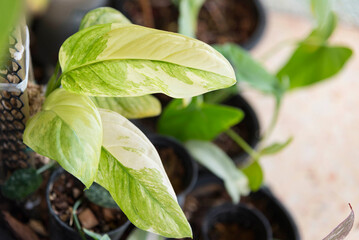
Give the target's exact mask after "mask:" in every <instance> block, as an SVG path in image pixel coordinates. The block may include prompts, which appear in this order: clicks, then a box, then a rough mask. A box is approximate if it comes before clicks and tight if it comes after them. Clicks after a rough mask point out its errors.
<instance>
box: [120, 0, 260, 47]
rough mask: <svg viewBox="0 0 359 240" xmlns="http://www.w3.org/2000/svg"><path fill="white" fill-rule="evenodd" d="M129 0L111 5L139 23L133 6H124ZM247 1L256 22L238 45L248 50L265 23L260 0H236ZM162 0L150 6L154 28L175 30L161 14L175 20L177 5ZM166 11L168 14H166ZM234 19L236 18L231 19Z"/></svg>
mask: <svg viewBox="0 0 359 240" xmlns="http://www.w3.org/2000/svg"><path fill="white" fill-rule="evenodd" d="M126 1H128V2H131V1H133V0H113V6H114V7H115V8H117V9H118V10H120V11H121V12H122V13H124V14H125V15H126V16H127V17H128V18H129V19H130V20H131V21H132V22H133V23H136V24H140V25H141V24H143V23H141V22H140V21H141V20H140V19H139V17H138V16H134V15H133V14H134V13H135V11H134V7H133V6H132V7H130V9H129V8H128V7H127V6H126V4H125V2H126ZM244 1H247V2H248V3H247V5H250V9H248V11H247V12H249V11H252V9H253V14H254V15H255V17H256V23H255V28H254V30H253V32H252V33H251V35H250V37H248V39H247V40H246V41H245V42H242V43H241V44H240V45H241V46H242V47H243V48H245V49H247V50H250V49H252V48H253V47H254V46H255V45H256V44H257V43H258V42H259V40H260V39H261V37H262V35H263V32H264V29H265V25H266V14H265V11H264V8H263V6H262V4H261V2H260V0H238V2H244ZM163 2H164V1H158V3H157V1H156V2H155V1H152V4H153V5H154V4H155V3H156V6H152V14H153V17H154V20H155V21H154V25H155V28H158V29H161V30H168V31H176V27H172V26H173V25H175V24H172V23H171V24H167V25H168V26H171V27H164V25H165V24H164V23H163V22H164V21H166V20H164V19H163V17H162V16H163V15H170V16H171V17H170V18H171V22H172V21H173V22H177V21H178V15H179V13H178V9H177V7H176V6H175V5H174V4H172V3H171V2H170V1H168V2H167V3H166V4H164V3H163ZM136 7H137V8H140V7H139V6H136ZM166 13H168V14H166ZM167 17H168V16H167ZM233 21H236V20H233Z"/></svg>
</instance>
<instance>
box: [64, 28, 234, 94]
mask: <svg viewBox="0 0 359 240" xmlns="http://www.w3.org/2000/svg"><path fill="white" fill-rule="evenodd" d="M59 60H60V65H61V68H62V71H63V74H62V85H63V87H64V88H65V89H66V90H69V91H71V92H75V93H80V94H84V95H91V96H116V97H131V96H142V95H146V94H150V93H156V92H162V93H165V94H167V95H169V96H172V97H175V98H186V97H192V96H195V95H199V94H203V93H205V92H208V91H212V90H216V89H221V88H225V87H229V86H231V85H233V84H234V83H235V75H234V71H233V69H232V66H231V65H230V64H229V62H228V61H227V60H226V59H225V58H224V57H223V56H222V55H221V54H220V53H218V52H217V51H216V50H214V49H213V48H212V47H210V46H209V45H207V44H205V43H203V42H200V41H198V40H195V39H192V38H188V37H185V36H182V35H179V34H175V33H169V32H164V31H160V30H155V29H150V28H146V27H141V26H137V25H133V24H130V25H128V24H116V23H114V24H102V25H95V26H92V27H89V28H86V29H84V30H82V31H80V32H78V33H76V34H74V35H73V36H71V37H70V38H69V39H67V40H66V41H65V43H64V44H63V45H62V47H61V49H60V53H59Z"/></svg>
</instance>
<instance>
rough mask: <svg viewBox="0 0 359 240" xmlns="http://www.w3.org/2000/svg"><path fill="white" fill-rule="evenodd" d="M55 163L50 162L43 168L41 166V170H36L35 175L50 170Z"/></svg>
mask: <svg viewBox="0 0 359 240" xmlns="http://www.w3.org/2000/svg"><path fill="white" fill-rule="evenodd" d="M55 163H56V162H55V161H53V160H51V161H50V162H49V163H48V164H45V165H44V166H42V167H41V168H39V169H37V170H36V173H37V174H41V173H43V172H45V171H46V170H48V169H50V168H51V167H52V166H54V165H55Z"/></svg>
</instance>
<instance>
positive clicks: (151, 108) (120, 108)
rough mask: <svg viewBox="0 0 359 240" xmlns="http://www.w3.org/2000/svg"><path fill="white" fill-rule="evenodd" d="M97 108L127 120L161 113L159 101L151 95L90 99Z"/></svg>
mask: <svg viewBox="0 0 359 240" xmlns="http://www.w3.org/2000/svg"><path fill="white" fill-rule="evenodd" d="M91 99H92V101H93V102H94V103H95V105H96V106H97V107H99V108H105V109H109V110H112V111H114V112H117V113H119V114H121V115H122V116H124V117H126V118H129V119H136V118H145V117H153V116H157V115H159V114H160V113H161V103H160V101H159V100H158V99H157V98H155V97H154V96H152V95H145V96H140V97H122V98H115V97H91Z"/></svg>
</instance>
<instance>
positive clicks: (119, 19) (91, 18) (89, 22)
mask: <svg viewBox="0 0 359 240" xmlns="http://www.w3.org/2000/svg"><path fill="white" fill-rule="evenodd" d="M105 23H123V24H131V22H130V20H128V19H127V18H126V17H125V16H124V15H123V14H122V13H121V12H119V11H117V10H116V9H113V8H110V7H101V8H96V9H94V10H91V11H89V12H88V13H87V14H86V15H85V16H84V17H83V19H82V21H81V24H80V30H82V29H85V28H88V27H92V26H94V25H98V24H105Z"/></svg>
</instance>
